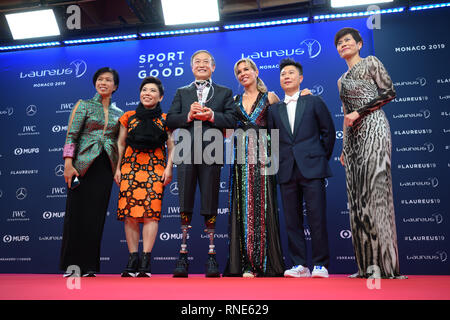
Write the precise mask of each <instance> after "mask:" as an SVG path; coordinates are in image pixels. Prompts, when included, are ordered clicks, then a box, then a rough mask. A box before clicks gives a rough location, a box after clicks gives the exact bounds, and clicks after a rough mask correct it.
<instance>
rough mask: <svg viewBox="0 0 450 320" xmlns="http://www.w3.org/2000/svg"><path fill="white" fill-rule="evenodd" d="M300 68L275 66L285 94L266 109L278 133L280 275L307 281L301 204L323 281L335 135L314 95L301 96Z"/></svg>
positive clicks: (285, 64)
mask: <svg viewBox="0 0 450 320" xmlns="http://www.w3.org/2000/svg"><path fill="white" fill-rule="evenodd" d="M302 81H303V68H302V65H301V64H300V63H298V62H296V61H294V60H292V59H284V60H282V61H281V62H280V84H281V87H282V88H283V90H284V92H285V94H286V96H285V99H284V101H280V102H278V103H276V104H274V105H272V106H271V107H270V108H269V113H268V125H269V128H270V129H279V156H280V161H279V163H280V165H279V170H278V174H277V178H278V183H279V184H280V191H281V198H282V203H283V209H284V216H285V221H286V228H287V235H288V247H289V256H290V258H291V261H292V263H293V267H292V268H291V269H290V270H286V271H285V273H284V276H285V277H310V276H311V273H310V271H309V269H308V267H307V261H306V257H307V254H306V242H305V233H304V227H303V201H304V202H305V204H306V214H307V219H308V225H309V229H310V234H311V242H312V243H311V244H312V262H313V265H314V268H313V272H312V276H313V277H328V270H327V268H328V265H329V250H328V233H327V219H326V195H325V178H326V177H330V176H331V169H330V166H329V165H328V160H329V159H330V157H331V154H332V152H333V147H334V142H335V140H336V132H335V128H334V124H333V120H332V118H331V115H330V112H329V110H328V108H327V106H326V105H325V103H324V102H323V100H322V99H321V98H320V97H318V96H313V95H306V96H300V84H301V83H302Z"/></svg>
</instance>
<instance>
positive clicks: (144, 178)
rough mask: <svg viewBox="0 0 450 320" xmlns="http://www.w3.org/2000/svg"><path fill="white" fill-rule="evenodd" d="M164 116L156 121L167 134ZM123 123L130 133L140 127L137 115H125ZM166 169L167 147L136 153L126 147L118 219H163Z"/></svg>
mask: <svg viewBox="0 0 450 320" xmlns="http://www.w3.org/2000/svg"><path fill="white" fill-rule="evenodd" d="M165 117H166V115H165V114H162V116H161V118H159V119H158V118H156V119H154V120H153V121H155V122H156V124H157V125H158V126H159V127H161V128H164V129H165V130H167V128H166V126H165ZM119 121H120V123H121V124H122V125H123V126H124V127H125V128H127V132H130V131H131V130H132V129H134V128H135V127H136V126H137V125H138V124H139V119H138V118H137V117H136V111H134V110H133V111H128V112H126V113H125V114H124V115H123V116H122V117H121V118H120V119H119ZM165 168H166V147H165V145H164V146H163V147H162V148H157V149H154V150H135V149H133V148H132V147H131V146H128V145H127V146H126V148H125V152H124V155H123V158H122V163H121V169H120V171H121V181H120V186H119V202H118V205H117V219H118V220H124V219H125V218H126V217H131V218H136V219H139V222H143V220H142V218H151V219H153V220H156V221H159V220H160V219H161V205H162V199H163V192H164V184H163V182H162V181H161V177H162V175H163V173H164V169H165Z"/></svg>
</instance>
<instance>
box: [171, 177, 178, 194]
mask: <svg viewBox="0 0 450 320" xmlns="http://www.w3.org/2000/svg"><path fill="white" fill-rule="evenodd" d="M170 193H171V194H173V195H174V196H177V195H178V182H177V181H175V182H172V184H171V185H170Z"/></svg>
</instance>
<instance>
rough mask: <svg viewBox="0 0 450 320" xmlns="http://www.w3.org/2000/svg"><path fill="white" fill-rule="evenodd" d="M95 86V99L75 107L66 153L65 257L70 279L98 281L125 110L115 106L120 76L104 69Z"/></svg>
mask: <svg viewBox="0 0 450 320" xmlns="http://www.w3.org/2000/svg"><path fill="white" fill-rule="evenodd" d="M93 82H94V86H95V89H96V90H97V93H96V94H95V96H94V97H93V98H92V99H88V100H80V101H78V102H77V103H76V105H75V106H74V107H73V110H72V113H71V115H70V118H69V125H68V128H67V136H66V141H65V145H64V151H63V158H64V179H65V181H66V183H67V185H68V189H67V201H66V214H65V216H64V230H63V239H62V245H61V259H60V268H61V269H62V270H64V271H66V273H65V274H64V276H70V275H73V274H77V275H79V274H78V273H81V275H82V276H85V277H95V273H96V272H98V271H100V246H101V240H102V234H103V227H104V225H105V217H106V211H107V209H108V203H109V198H110V195H111V188H112V184H113V177H114V172H115V170H116V166H117V136H118V134H119V121H118V120H119V118H120V116H122V114H123V111H122V110H120V109H119V108H117V107H116V106H115V104H114V103H111V96H112V94H113V93H114V92H115V91H116V90H117V88H118V86H119V74H118V73H117V71H116V70H114V69H111V68H109V67H105V68H101V69H99V70H97V71H96V72H95V74H94V77H93ZM73 179H76V180H75V181H74V180H73ZM78 179H79V181H81V183H79V184H78ZM69 267H70V268H69Z"/></svg>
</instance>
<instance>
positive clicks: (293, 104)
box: [284, 91, 300, 133]
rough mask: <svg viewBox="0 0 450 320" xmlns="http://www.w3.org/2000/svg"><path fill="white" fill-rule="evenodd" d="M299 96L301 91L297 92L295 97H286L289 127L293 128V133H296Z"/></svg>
mask: <svg viewBox="0 0 450 320" xmlns="http://www.w3.org/2000/svg"><path fill="white" fill-rule="evenodd" d="M299 95H300V91H297V92H296V93H295V94H294V95H293V96H288V95H286V96H285V97H284V103H286V109H287V114H288V119H289V125H290V126H291V132H292V133H294V123H295V112H296V110H297V100H298V97H299Z"/></svg>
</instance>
